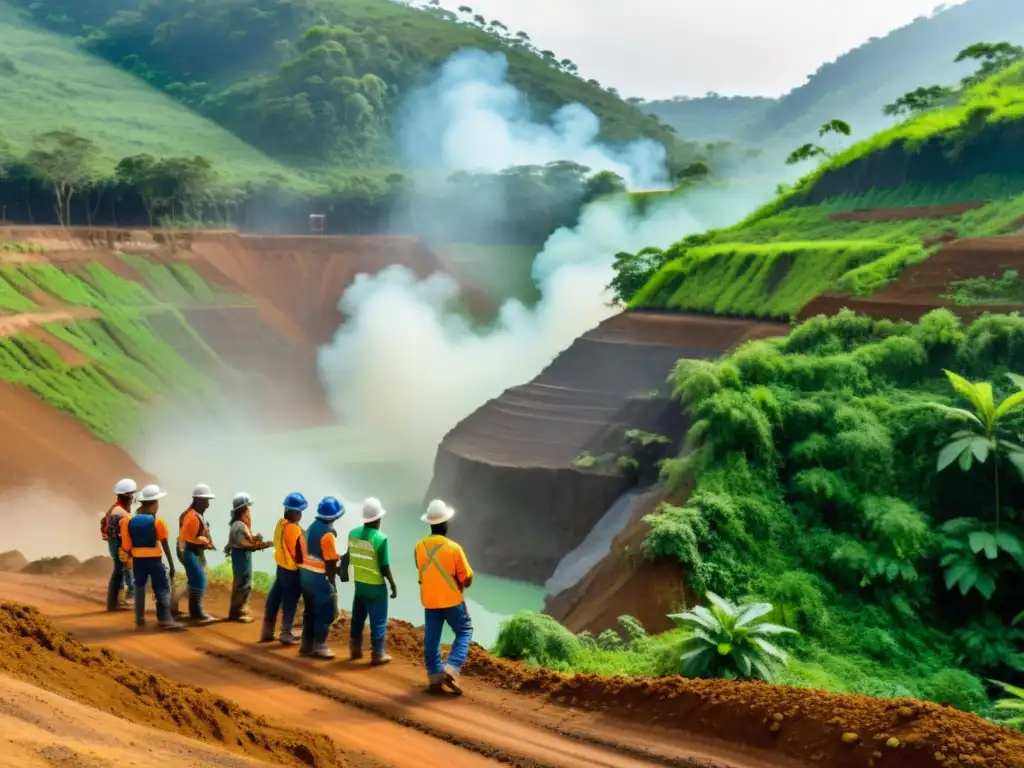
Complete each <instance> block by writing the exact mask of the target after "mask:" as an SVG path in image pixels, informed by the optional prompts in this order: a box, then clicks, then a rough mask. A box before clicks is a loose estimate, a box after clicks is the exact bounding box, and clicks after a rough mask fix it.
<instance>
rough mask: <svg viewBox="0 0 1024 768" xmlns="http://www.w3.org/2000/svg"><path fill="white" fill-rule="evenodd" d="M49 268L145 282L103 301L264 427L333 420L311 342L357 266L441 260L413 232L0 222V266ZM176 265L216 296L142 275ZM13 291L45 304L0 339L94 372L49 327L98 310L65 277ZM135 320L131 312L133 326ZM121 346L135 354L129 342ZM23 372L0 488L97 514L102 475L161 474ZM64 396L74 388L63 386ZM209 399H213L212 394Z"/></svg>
mask: <svg viewBox="0 0 1024 768" xmlns="http://www.w3.org/2000/svg"><path fill="white" fill-rule="evenodd" d="M47 265H52V266H53V267H57V268H58V269H59V270H60V273H58V274H57V275H56V276H55V277H60V274H66V275H70V276H74V277H79V278H82V279H85V280H91V281H93V282H92V283H90V284H92V285H97V286H98V285H100V284H98V283H96V282H95V280H96V270H98V269H100V268H102V271H103V274H105V275H108V274H109V275H112V276H114V277H113V278H110V279H118V280H121V281H122V282H121V283H119V284H117V285H115V286H114V288H117V289H118V290H124V288H123V286H125V285H128V286H129V287H130V286H131V285H132V284H134V285H135V286H139V287H141V288H145V289H147V290H149V291H152V292H153V294H154V295H155V296H156V297H157V299H158V300H159V301H160V302H161V303H160V304H158V305H150V306H142V305H139V307H138V308H136V306H135V305H126V304H124V303H123V301H121V299H122V297H121V295H120V294H119V295H118V296H116V297H115V298H114V299H112V300H111V301H110V304H111V306H112V307H113V311H117V312H120V311H122V310H127V311H129V312H138V313H140V314H138V315H137V316H138V317H141V318H143V320H144V322H145V323H146V324H147V328H149V329H152V331H153V333H155V334H157V336H158V338H159V340H161V341H163V342H166V343H169V344H170V345H171V346H172V347H173V348H175V349H176V350H177V351H178V352H179V354H181V355H182V356H183V357H184V358H185V360H186V361H187V362H188V363H190V364H192V365H193V366H195V367H196V369H199V370H202V371H203V373H205V374H207V375H209V376H210V377H211V378H213V379H214V380H215V381H216V382H218V383H219V385H220V387H219V389H220V394H219V397H220V398H221V399H222V402H223V403H229V404H230V406H231V409H232V410H233V411H238V412H242V413H244V414H246V416H247V418H248V419H249V422H250V423H252V424H255V425H256V427H257V428H262V429H267V430H290V429H299V428H305V427H313V426H323V425H329V424H331V423H334V422H335V421H336V419H337V417H336V416H335V414H334V413H333V412H332V410H331V408H330V407H329V406H328V403H327V398H326V395H325V392H324V388H323V385H322V384H321V382H320V378H319V375H318V370H317V349H318V347H319V345H322V344H324V343H327V342H329V341H330V339H331V337H332V335H333V333H334V331H335V330H336V329H337V327H338V325H339V323H340V322H341V320H342V317H341V315H340V314H339V311H338V307H337V305H338V300H339V298H340V297H341V295H342V293H343V292H344V291H345V289H346V288H348V286H349V285H350V284H351V283H352V281H353V279H354V278H355V276H356V275H357V274H360V273H374V272H377V271H379V270H381V269H383V268H386V267H388V266H391V265H401V266H404V267H407V268H408V269H410V270H412V271H413V272H414V273H416V274H417V275H419V276H426V275H429V274H431V273H433V272H437V271H447V270H448V265H447V264H446V263H445V262H444V261H443V260H442V259H441V258H440V257H438V256H437V255H436V254H435V253H433V252H432V251H431V250H430V249H428V248H427V247H426V246H424V244H423V243H422V242H420V241H418V240H415V239H413V238H405V237H354V236H353V237H326V236H282V237H276V236H264V235H261V236H245V235H239V234H238V233H235V232H227V231H225V232H187V231H181V232H177V231H170V230H119V229H85V228H79V229H76V228H69V229H60V228H56V227H22V226H14V227H0V267H3V268H11V269H18V268H23V267H33V268H35V267H46V268H49V266H47ZM175 265H184V266H187V267H189V268H191V270H194V272H195V273H197V274H198V275H199V276H201V278H202V279H204V280H206V281H208V283H209V284H210V285H212V286H215V287H216V289H217V292H216V295H212V294H211V295H203V296H201V297H197V295H196V293H195V291H194V290H193V291H192V293H189V289H190V286H188V285H187V281H185V282H182V283H180V284H179V283H178V282H176V279H175V275H176V274H177V273H175V272H173V271H167V270H165V271H164V272H163V273H162V274H160V275H155V276H154V274H153V273H152V268H163V267H167V266H170V267H175ZM156 278H160V279H161V280H163V281H164V282H160V280H156V281H155V279H156ZM168 279H169V283H170V284H167V280H168ZM178 279H179V280H180V279H181V278H178ZM456 279H460V278H458V276H456ZM123 281H130V283H124V282H123ZM154 281H155V282H154ZM54 285H55V286H57V288H61V286H60V285H59V284H58V283H54ZM100 287H104V286H100ZM463 288H464V291H465V292H466V295H467V297H468V302H467V303H468V304H469V306H470V309H471V310H472V311H473V312H475V313H477V314H478V315H480V316H487V315H488V314H489V313H491V312H493V311H494V308H495V301H494V299H493V298H492V297H490V296H488V295H487V294H485V293H484V292H483V291H481V290H480V289H478V288H476V287H475V286H473V285H471V284H468V283H466V282H465V281H463ZM22 293H23V295H26V298H28V299H30V300H31V302H33V303H34V304H35V305H37V306H38V307H39V308H40V310H45V311H40V310H33V311H31V312H18V311H15V310H11V309H0V337H5V338H12V339H15V340H17V339H20V338H26V337H31V339H32V340H34V341H36V342H40V343H42V344H44V345H46V346H48V347H50V348H51V349H52V350H53V351H54V352H56V353H57V355H59V356H60V359H61V360H62V361H63V363H64V365H66V366H68V367H69V368H70V369H72V370H74V369H76V368H77V369H81V370H83V371H84V370H87V369H90V367H92V364H93V363H94V362H96V361H95V360H94V359H93V358H92V357H90V356H89V355H88V354H83V353H82V352H81V351H80V350H79V349H76V348H74V347H71V346H69V345H68V344H67V343H66V342H65V341H62V340H61V339H60V338H57V337H56V336H55V335H54V334H53V333H51V332H50V330H48V329H52V328H54V327H61V328H69V329H73V328H75V327H76V324H77V323H80V322H83V321H89V322H91V323H100V324H102V323H104V322H105V319H104V317H103V311H100V310H99V309H97V308H96V307H93V306H87V305H79V304H75V303H71V304H69V303H68V299H69V298H70V299H71V300H72V301H74V300H75V296H76V295H75V294H72V293H70V292H68V289H67V288H66V287H65V288H63V289H62V290H60V291H59V293H61V294H62V295H54V294H53V293H51V292H48V291H47V290H42V289H32V290H29V291H27V294H26V291H24V290H23V291H22ZM83 301H87V300H83ZM5 306H6V305H5ZM104 311H106V310H104ZM134 316H136V315H131V316H128V317H129V322H131V320H130V317H134ZM121 319H122V320H123V319H124V318H121ZM183 328H184V329H186V331H185V332H183V330H182V329H183ZM122 351H123V352H126V353H127V354H128V355H129V356H130V355H131V354H132V351H131V349H130V348H127V347H126V348H125V349H124V350H122ZM97 359H99V358H97ZM124 364H130V365H132V366H135V365H141V366H143V367H144V368H143V369H142V370H143V371H145V369H146V367H148V366H150V365H151V362H150V361H147V360H130V359H129V360H128V361H126V362H125V363H124ZM157 373H158V375H159V374H161V373H162V372H159V371H158V372H157ZM42 375H44V376H48V375H51V374H50V373H48V372H44V373H43V374H42ZM100 375H103V374H102V373H101V374H100ZM19 376H21V372H20V370H18V371H13V372H11V373H5V375H4V377H3V378H4V381H2V382H0V419H2V421H3V426H4V428H5V432H6V434H7V435H8V439H7V440H5V441H4V445H5V448H4V449H3V450H2V451H0V492H3V491H10V490H12V489H25V488H32V489H35V490H45V491H50V492H55V493H57V494H60V495H62V496H67V497H71V498H74V499H75V500H76V501H77V502H79V503H80V504H81V505H82V506H83V507H90V506H91V505H95V506H96V509H97V510H99V509H101V508H102V506H103V504H104V503H109V498H108V497H109V494H110V483H111V482H112V478H113V479H116V478H118V477H124V476H131V477H135V478H136V479H138V480H139V481H140V482H144V481H149V480H153V479H158V478H154V475H155V474H157V473H158V472H159V468H158V467H145V468H143V467H139V466H138V465H137V464H136V463H135V462H134V461H133V460H132V459H131V458H130V457H129V456H128V455H127V454H126V453H125V452H124V451H123V450H122V449H121V448H119V447H118V446H117V445H114V444H112V443H110V442H106V441H104V440H100V439H98V438H97V437H96V436H95V434H93V433H92V432H91V431H90V430H89V429H88V428H87V427H86V426H85V425H83V424H82V422H81V421H80V420H78V419H76V418H74V417H73V416H72V415H70V414H69V413H65V412H62V409H60V408H58V407H54V402H52V400H51V402H46V401H44V399H41V398H40V397H39V396H37V393H34V392H33V391H32V390H30V389H29V386H33V385H32V384H29V385H28V386H18V382H19V381H20V379H19ZM26 381H27V379H26ZM66 384H67V382H66V380H65V383H64V384H58V385H57V386H58V388H59V387H60V386H65V385H66ZM67 385H68V386H72V385H70V384H67ZM58 391H60V390H59V389H58ZM63 394H64V395H65V396H67V397H72V396H74V397H77V396H78V394H77V393H73V392H70V390H69V392H66V393H63ZM209 407H211V408H217V407H219V406H218V405H217V404H216V403H213V401H211V402H210V405H209ZM147 470H148V472H147ZM17 503H18V502H17V501H13V502H12V504H15V505H16V504H17ZM0 514H6V513H0ZM97 514H98V512H97Z"/></svg>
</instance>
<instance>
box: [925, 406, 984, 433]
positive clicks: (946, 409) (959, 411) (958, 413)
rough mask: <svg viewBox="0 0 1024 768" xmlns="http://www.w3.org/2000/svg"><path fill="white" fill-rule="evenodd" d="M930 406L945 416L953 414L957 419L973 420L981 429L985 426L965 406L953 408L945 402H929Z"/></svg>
mask: <svg viewBox="0 0 1024 768" xmlns="http://www.w3.org/2000/svg"><path fill="white" fill-rule="evenodd" d="M931 407H932V408H935V409H936V410H939V411H942V412H943V413H945V414H946V415H947V416H955V417H956V418H958V419H967V420H969V421H973V422H974V423H975V424H977V425H978V426H979V427H981V428H982V429H984V428H985V424H984V423H983V422H982V420H981V419H979V418H978V417H977V416H975V415H974V414H973V413H971V412H970V411H968V410H967V409H966V408H954V407H953V406H951V405H946V404H945V403H931Z"/></svg>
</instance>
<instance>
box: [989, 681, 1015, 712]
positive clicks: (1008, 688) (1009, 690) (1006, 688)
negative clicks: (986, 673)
mask: <svg viewBox="0 0 1024 768" xmlns="http://www.w3.org/2000/svg"><path fill="white" fill-rule="evenodd" d="M989 682H990V683H992V684H993V685H998V686H999V687H1000V688H1002V689H1003V690H1004V691H1006V692H1007V693H1009V694H1012V695H1014V696H1016V697H1017V698H1018V699H1024V688H1018V687H1017V686H1015V685H1010V684H1009V683H1004V682H1002V681H1001V680H992V679H991V678H989ZM1000 701H1013V699H1000ZM1021 703H1024V702H1021ZM996 706H999V702H996Z"/></svg>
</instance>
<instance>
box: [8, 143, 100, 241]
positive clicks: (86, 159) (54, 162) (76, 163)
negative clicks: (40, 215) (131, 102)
mask: <svg viewBox="0 0 1024 768" xmlns="http://www.w3.org/2000/svg"><path fill="white" fill-rule="evenodd" d="M97 154H98V153H97V150H96V145H95V144H93V143H92V141H90V140H89V139H86V138H84V137H82V136H79V135H78V134H77V133H75V132H74V131H63V130H62V131H49V132H47V133H44V134H41V135H39V136H37V137H36V138H35V140H34V141H33V148H32V150H31V151H30V152H29V153H28V155H27V156H26V157H25V162H26V163H27V164H28V165H29V166H30V167H31V168H33V169H34V170H35V171H36V173H38V174H39V175H40V176H42V177H43V178H44V179H45V180H46V181H47V182H49V183H50V184H52V185H53V194H54V197H55V198H56V204H57V219H58V220H59V221H60V224H61V226H62V227H66V226H68V224H70V223H71V198H72V197H73V196H74V194H75V192H77V191H79V190H80V189H82V188H83V187H85V186H86V185H87V184H88V183H89V180H90V178H91V167H92V165H93V163H94V162H95V160H96V157H97Z"/></svg>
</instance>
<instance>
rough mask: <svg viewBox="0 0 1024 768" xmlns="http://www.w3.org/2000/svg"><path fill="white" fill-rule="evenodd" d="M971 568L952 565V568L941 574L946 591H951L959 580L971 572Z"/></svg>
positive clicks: (965, 565)
mask: <svg viewBox="0 0 1024 768" xmlns="http://www.w3.org/2000/svg"><path fill="white" fill-rule="evenodd" d="M972 567H973V566H972V565H968V564H966V563H960V564H959V565H954V566H953V567H952V568H948V569H946V572H945V573H944V574H943V578H944V579H945V581H946V589H953V586H954V585H955V584H956V583H957V582H958V581H960V578H961V577H962V576H963V575H964V574H965V573H967V572H968V571H969V570H971V568H972Z"/></svg>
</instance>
